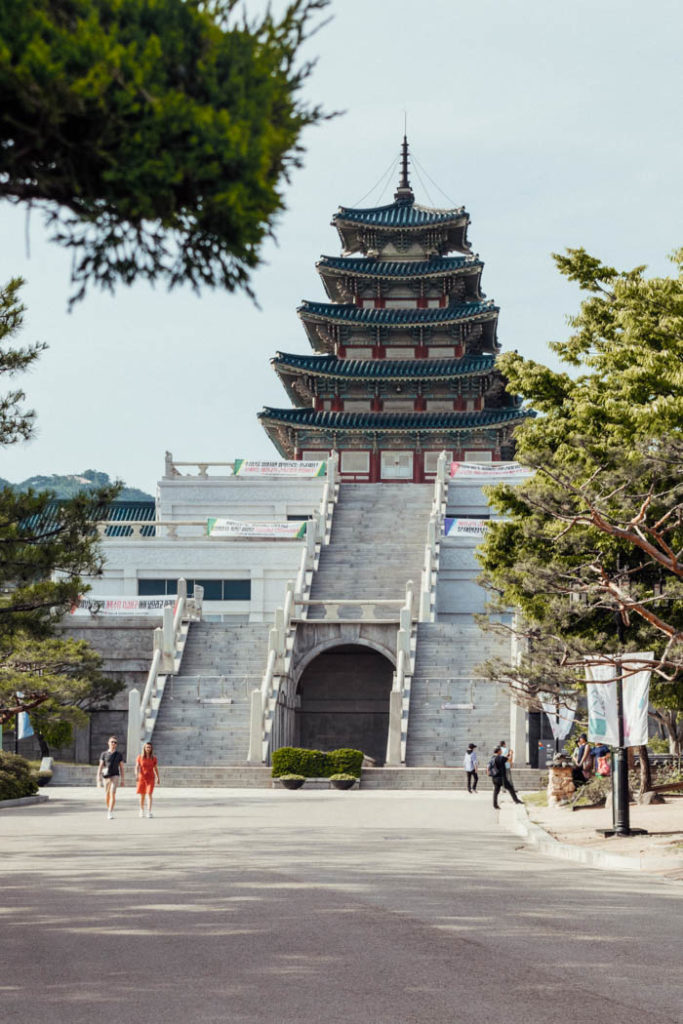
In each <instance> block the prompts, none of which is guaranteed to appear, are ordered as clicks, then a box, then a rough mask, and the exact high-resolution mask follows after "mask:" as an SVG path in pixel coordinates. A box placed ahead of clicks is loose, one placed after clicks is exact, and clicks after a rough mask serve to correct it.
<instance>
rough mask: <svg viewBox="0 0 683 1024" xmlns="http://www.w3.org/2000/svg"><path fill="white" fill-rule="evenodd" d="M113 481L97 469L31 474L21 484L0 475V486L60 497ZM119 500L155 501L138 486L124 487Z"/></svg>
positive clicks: (69, 496)
mask: <svg viewBox="0 0 683 1024" xmlns="http://www.w3.org/2000/svg"><path fill="white" fill-rule="evenodd" d="M110 483H111V480H110V479H109V476H108V474H107V473H100V472H98V470H96V469H86V470H84V471H83V472H82V473H74V474H67V475H66V476H59V475H58V474H56V473H53V475H52V476H30V477H29V478H28V480H22V482H21V483H20V484H13V483H10V481H9V480H3V479H2V478H1V477H0V487H11V488H12V490H14V491H28V490H29V489H32V490H34V491H53V492H54V494H55V495H56V496H57V497H58V498H73V496H74V494H78V492H79V491H87V490H90V489H92V488H93V487H106V486H107V485H108V484H110ZM117 500H118V501H154V498H153V497H152V495H151V494H146V493H145V492H144V491H139V490H138V489H137V487H125V486H124V487H123V489H122V491H121V493H120V494H119V496H118V499H117Z"/></svg>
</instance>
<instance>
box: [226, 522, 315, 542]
mask: <svg viewBox="0 0 683 1024" xmlns="http://www.w3.org/2000/svg"><path fill="white" fill-rule="evenodd" d="M206 532H207V534H208V536H209V537H269V538H270V539H271V540H272V539H279V540H281V539H285V540H302V539H303V538H304V537H305V536H306V522H305V521H304V522H294V523H245V522H243V521H242V520H241V519H208V520H207V523H206Z"/></svg>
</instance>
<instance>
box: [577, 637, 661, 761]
mask: <svg viewBox="0 0 683 1024" xmlns="http://www.w3.org/2000/svg"><path fill="white" fill-rule="evenodd" d="M652 658H653V653H652V651H645V652H638V653H631V652H629V653H628V654H626V655H624V656H623V658H622V659H621V662H619V661H618V660H617V659H615V660H614V661H601V662H599V663H597V664H593V665H587V666H586V679H587V680H590V681H589V682H587V684H586V690H587V700H588V739H589V740H590V741H591V742H592V743H606V744H608V745H609V746H612V747H616V746H618V745H619V722H618V716H617V682H616V676H617V673H618V672H621V673H622V692H623V704H624V746H625V747H639V746H641V745H642V744H644V743H647V741H648V715H647V708H648V703H649V698H650V676H651V674H652V673H651V670H650V669H649V668H642V669H640V670H638V669H637V666H638V663H639V662H647V661H652ZM601 680H605V681H604V682H601Z"/></svg>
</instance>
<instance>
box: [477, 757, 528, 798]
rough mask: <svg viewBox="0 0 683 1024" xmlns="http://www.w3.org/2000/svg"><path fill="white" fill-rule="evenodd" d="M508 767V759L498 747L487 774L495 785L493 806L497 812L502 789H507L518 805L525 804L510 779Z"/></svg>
mask: <svg viewBox="0 0 683 1024" xmlns="http://www.w3.org/2000/svg"><path fill="white" fill-rule="evenodd" d="M507 767H508V759H507V757H506V756H505V755H504V754H503V753H502V752H501V748H500V747H496V748H495V750H494V751H493V755H492V757H491V759H490V760H489V763H488V766H487V768H486V774H487V775H488V776H489V778H490V779H491V782H492V783H493V806H494V808H495V810H497V811H499V810H500V807H499V806H498V794H499V793H500V791H501V789H502V788H505V789H507V791H508V793H509V794H510V796H511V797H512V799H513V800H514V802H515V803H516V804H521V803H522V802H523V801H522V800H520V799H519V797H518V796H517V793H516V791H515V787H514V786H513V785H512V781H511V779H510V778H509V777H508V774H507Z"/></svg>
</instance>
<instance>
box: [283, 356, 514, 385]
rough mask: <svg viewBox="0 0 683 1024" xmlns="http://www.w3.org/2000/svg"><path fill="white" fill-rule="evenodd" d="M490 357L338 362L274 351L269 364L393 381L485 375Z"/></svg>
mask: <svg viewBox="0 0 683 1024" xmlns="http://www.w3.org/2000/svg"><path fill="white" fill-rule="evenodd" d="M495 361H496V357H495V356H494V355H483V356H470V357H467V356H465V357H463V358H462V359H339V358H338V357H337V356H300V355H291V354H289V353H288V352H278V353H277V355H276V356H275V358H274V359H271V362H272V364H273V365H274V366H275V368H276V369H279V368H282V369H287V368H288V367H289V368H291V369H292V370H301V371H302V372H304V373H313V374H315V375H316V376H322V377H345V378H353V377H356V378H372V379H373V380H374V379H377V378H379V379H382V380H394V379H397V378H400V379H405V378H406V377H408V378H410V377H430V378H431V377H459V376H463V375H465V374H469V373H486V372H488V371H489V370H491V369H493V364H494V363H495Z"/></svg>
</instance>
